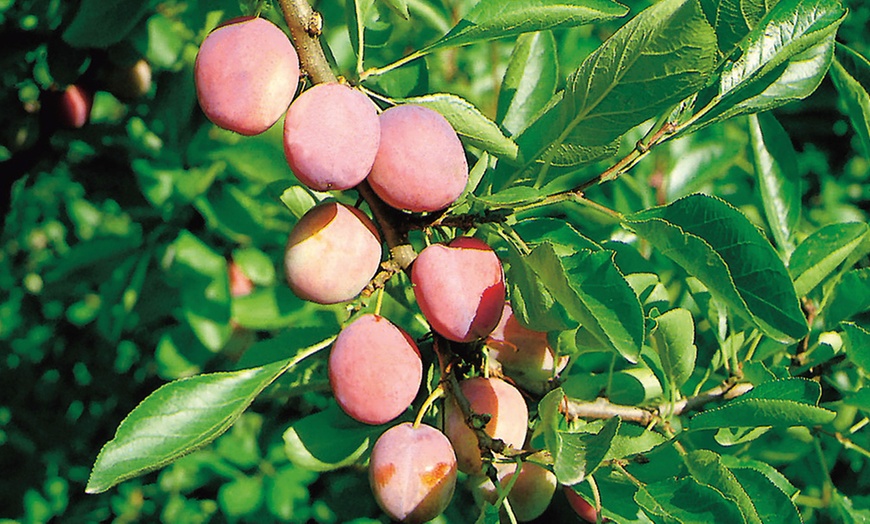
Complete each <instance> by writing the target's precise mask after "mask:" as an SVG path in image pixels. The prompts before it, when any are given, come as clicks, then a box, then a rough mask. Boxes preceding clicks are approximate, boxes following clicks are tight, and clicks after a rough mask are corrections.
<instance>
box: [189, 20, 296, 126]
mask: <svg viewBox="0 0 870 524" xmlns="http://www.w3.org/2000/svg"><path fill="white" fill-rule="evenodd" d="M194 79H195V82H196V95H197V97H198V98H199V104H200V106H201V107H202V110H203V112H205V115H206V116H207V117H208V118H209V120H211V121H212V122H214V123H215V124H216V125H217V126H219V127H222V128H224V129H228V130H230V131H235V132H236V133H240V134H242V135H256V134H259V133H262V132H263V131H265V130H267V129H269V128H270V127H272V125H273V124H274V123H275V122H277V121H278V119H279V118H281V115H283V114H284V112H285V111H286V110H287V106H289V105H290V102H291V101H292V100H293V96H294V95H295V94H296V87H297V85H298V84H299V57H298V55H297V54H296V49H294V48H293V44H291V43H290V39H289V38H287V35H286V34H285V33H284V31H282V30H281V29H280V28H279V27H278V26H276V25H275V24H273V23H272V22H270V21H268V20H266V19H264V18H258V17H243V18H237V19H234V20H230V21H229V22H226V23H225V24H223V25H221V26H219V27H218V28H217V29H215V30H214V31H212V32H211V33H209V35H208V36H207V37H206V38H205V40H204V41H203V42H202V46H201V47H200V49H199V54H197V56H196V64H195V66H194Z"/></svg>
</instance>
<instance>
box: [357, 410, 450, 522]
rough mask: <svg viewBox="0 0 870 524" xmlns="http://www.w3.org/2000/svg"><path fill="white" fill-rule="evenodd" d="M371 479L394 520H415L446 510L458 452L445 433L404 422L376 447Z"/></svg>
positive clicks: (377, 496)
mask: <svg viewBox="0 0 870 524" xmlns="http://www.w3.org/2000/svg"><path fill="white" fill-rule="evenodd" d="M369 482H370V484H371V487H372V492H373V493H374V495H375V500H377V502H378V505H379V506H380V507H381V509H383V510H384V512H385V513H386V514H387V515H389V516H390V517H391V518H393V519H395V520H398V521H401V522H405V523H408V524H415V523H420V522H426V521H427V520H431V519H433V518H435V517H436V516H438V515H439V514H441V512H443V511H444V508H446V507H447V504H449V503H450V499H451V498H452V497H453V490H454V488H455V487H456V455H454V453H453V448H452V447H451V446H450V442H449V441H448V440H447V437H445V436H444V434H443V433H441V432H440V431H438V430H437V429H435V428H433V427H432V426H427V425H425V424H422V425H420V426H419V427H416V428H415V427H414V426H413V425H412V424H411V423H410V422H405V423H403V424H399V425H397V426H394V427H392V428H390V429H388V430H387V431H385V432H384V433H383V434H382V435H381V436H380V438H378V440H377V442H375V445H374V447H373V448H372V455H371V461H370V463H369Z"/></svg>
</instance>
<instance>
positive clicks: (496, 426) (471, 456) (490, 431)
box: [444, 377, 529, 475]
mask: <svg viewBox="0 0 870 524" xmlns="http://www.w3.org/2000/svg"><path fill="white" fill-rule="evenodd" d="M459 387H460V389H461V390H462V394H463V395H465V398H467V399H468V402H469V403H470V405H471V409H472V411H473V412H474V413H475V414H477V415H482V414H484V413H488V414H489V415H491V418H490V420H489V422H488V423H487V424H486V426H485V427H484V429H485V431H486V434H487V435H489V436H490V437H492V438H493V439H500V440H502V441H503V442H504V443H505V444H506V445H508V446H511V447H513V448H514V449H522V447H523V444H524V443H525V440H526V433H527V429H528V425H529V410H528V407H527V406H526V401H525V399H523V395H522V394H521V393H520V392H519V390H517V388H515V387H513V386H512V385H510V384H508V383H507V382H505V381H504V380H501V379H498V378H484V377H474V378H470V379H466V380H463V381H462V382H460V383H459ZM444 411H445V413H444V434H446V435H447V438H449V439H450V442H451V443H452V444H453V449H454V450H455V451H456V460H457V462H458V464H459V470H460V471H462V472H463V473H468V474H469V475H477V474H480V473H481V467H482V466H483V461H482V460H481V457H480V447H479V446H478V441H477V436H476V435H475V434H474V431H472V430H471V428H469V427H468V425H467V424H466V422H465V417H464V416H463V414H462V410H461V409H460V408H459V405H458V404H457V403H456V400H454V399H452V398H451V399H450V400H448V401H447V402H446V403H445V406H444Z"/></svg>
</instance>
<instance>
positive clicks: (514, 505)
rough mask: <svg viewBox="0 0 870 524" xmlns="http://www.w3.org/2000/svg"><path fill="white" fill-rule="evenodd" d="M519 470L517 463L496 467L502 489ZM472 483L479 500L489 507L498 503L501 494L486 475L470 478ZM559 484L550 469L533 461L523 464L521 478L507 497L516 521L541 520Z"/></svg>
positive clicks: (497, 465)
mask: <svg viewBox="0 0 870 524" xmlns="http://www.w3.org/2000/svg"><path fill="white" fill-rule="evenodd" d="M516 470H517V465H516V464H509V463H503V464H496V471H497V473H498V482H499V484H500V485H501V487H502V489H504V488H506V487H507V485H508V483H509V482H510V481H511V479H512V478H513V476H514V474H515V473H516ZM469 481H470V482H471V483H472V489H473V491H474V494H475V496H476V497H480V498H481V499H483V500H485V501H487V502H489V503H490V504H495V503H496V501H497V500H498V491H497V490H496V489H495V485H494V484H493V483H492V481H491V480H489V478H487V477H485V476H479V477H471V478H469ZM556 484H557V482H556V475H554V474H553V472H552V471H550V470H549V469H547V468H545V467H543V466H539V465H538V464H535V463H533V462H525V463H523V468H522V469H521V470H520V474H519V477H517V480H516V482H514V485H513V487H512V488H511V490H510V492H509V493H508V497H507V499H508V501H509V502H510V505H511V510H513V512H514V516H515V517H516V518H517V520H518V521H520V522H528V521H530V520H534V519H536V518H538V517H540V516H541V514H543V513H544V511H546V510H547V507H548V506H549V505H550V501H551V500H552V499H553V494H554V493H555V492H556Z"/></svg>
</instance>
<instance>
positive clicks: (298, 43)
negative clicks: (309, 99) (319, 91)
mask: <svg viewBox="0 0 870 524" xmlns="http://www.w3.org/2000/svg"><path fill="white" fill-rule="evenodd" d="M278 3H279V4H280V6H281V11H282V12H283V13H284V20H286V21H287V27H288V28H289V29H290V36H291V37H292V38H293V43H294V44H295V47H296V52H297V53H299V63H300V65H301V66H302V71H303V73H304V74H305V75H307V76H308V78H310V79H311V81H312V82H313V83H315V84H320V83H323V82H335V81H336V76H335V74H334V73H333V72H332V68H331V67H330V66H329V61H328V60H327V59H326V55H325V54H324V52H323V47H321V46H320V26H321V24H322V18H321V17H320V14H319V13H317V12H315V11H314V10H313V9H311V5H309V4H308V1H307V0H279V1H278Z"/></svg>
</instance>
